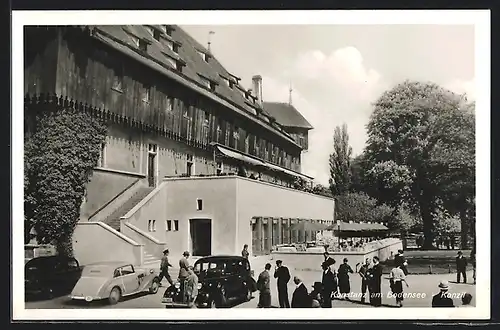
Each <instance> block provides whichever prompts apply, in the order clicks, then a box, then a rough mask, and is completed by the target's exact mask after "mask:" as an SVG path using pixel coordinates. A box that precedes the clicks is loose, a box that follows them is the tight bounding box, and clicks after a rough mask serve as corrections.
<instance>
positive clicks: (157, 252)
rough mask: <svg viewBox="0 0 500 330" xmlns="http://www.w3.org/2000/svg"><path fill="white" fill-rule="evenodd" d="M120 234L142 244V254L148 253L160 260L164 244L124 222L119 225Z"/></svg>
mask: <svg viewBox="0 0 500 330" xmlns="http://www.w3.org/2000/svg"><path fill="white" fill-rule="evenodd" d="M120 232H121V233H123V234H124V235H126V236H128V237H130V238H131V239H133V240H134V241H137V242H140V243H142V244H144V250H145V251H144V252H148V253H150V254H152V255H153V256H154V257H156V258H158V259H160V258H161V256H162V254H163V250H165V247H166V243H165V242H162V241H160V240H159V239H157V238H156V237H154V236H152V235H150V234H148V233H147V232H144V231H143V230H141V229H139V228H137V227H136V226H134V225H132V224H130V223H127V222H124V221H122V222H121V223H120Z"/></svg>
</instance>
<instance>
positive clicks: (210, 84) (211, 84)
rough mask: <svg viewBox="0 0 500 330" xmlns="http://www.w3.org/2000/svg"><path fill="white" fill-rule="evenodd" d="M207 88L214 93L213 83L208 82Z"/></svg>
mask: <svg viewBox="0 0 500 330" xmlns="http://www.w3.org/2000/svg"><path fill="white" fill-rule="evenodd" d="M208 86H209V87H210V90H211V91H212V92H214V91H215V83H214V82H213V81H209V82H208Z"/></svg>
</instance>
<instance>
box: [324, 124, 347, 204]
mask: <svg viewBox="0 0 500 330" xmlns="http://www.w3.org/2000/svg"><path fill="white" fill-rule="evenodd" d="M351 155H352V148H351V147H350V145H349V134H348V132H347V125H346V124H343V125H342V126H341V127H340V126H337V127H335V130H334V133H333V152H332V153H331V154H330V159H329V164H330V179H329V183H330V190H331V191H332V194H333V195H335V196H338V195H342V194H344V193H346V192H348V191H349V189H350V185H351V173H350V162H351Z"/></svg>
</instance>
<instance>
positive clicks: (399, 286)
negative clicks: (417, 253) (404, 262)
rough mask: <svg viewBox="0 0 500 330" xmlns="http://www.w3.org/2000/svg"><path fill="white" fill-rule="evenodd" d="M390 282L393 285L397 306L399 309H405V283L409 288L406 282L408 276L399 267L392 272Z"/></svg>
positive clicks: (392, 289)
mask: <svg viewBox="0 0 500 330" xmlns="http://www.w3.org/2000/svg"><path fill="white" fill-rule="evenodd" d="M389 280H390V283H391V291H392V293H393V295H394V296H395V297H396V304H397V305H398V306H399V307H403V282H405V284H406V287H409V285H408V283H407V282H406V276H405V273H404V272H403V270H402V269H401V265H399V266H398V267H394V268H393V269H392V270H391V275H390V277H389Z"/></svg>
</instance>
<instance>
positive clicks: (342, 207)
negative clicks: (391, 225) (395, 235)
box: [335, 193, 394, 223]
mask: <svg viewBox="0 0 500 330" xmlns="http://www.w3.org/2000/svg"><path fill="white" fill-rule="evenodd" d="M335 202H336V204H335V205H336V215H335V217H336V218H337V219H339V220H342V221H353V222H362V221H363V222H368V221H370V222H384V223H387V222H390V218H391V217H392V213H393V212H394V210H393V209H392V208H390V207H389V206H387V205H377V200H376V199H374V198H371V197H370V196H368V195H367V194H365V193H347V194H344V195H341V196H337V197H336V200H335Z"/></svg>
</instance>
